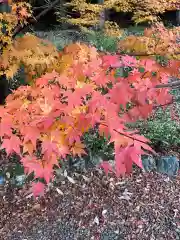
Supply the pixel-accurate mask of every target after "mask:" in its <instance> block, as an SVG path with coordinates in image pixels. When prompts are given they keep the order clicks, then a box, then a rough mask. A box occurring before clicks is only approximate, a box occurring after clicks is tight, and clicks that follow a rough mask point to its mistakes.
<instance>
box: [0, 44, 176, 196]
mask: <svg viewBox="0 0 180 240" xmlns="http://www.w3.org/2000/svg"><path fill="white" fill-rule="evenodd" d="M124 67H126V68H127V67H129V68H131V71H130V72H129V76H128V77H127V78H122V77H118V76H117V71H116V69H117V68H118V69H119V68H124ZM159 67H160V66H159V65H158V64H157V63H156V62H155V61H152V60H144V59H143V60H136V59H135V58H134V57H130V56H120V55H110V54H109V55H108V54H107V55H104V54H100V53H98V52H97V50H96V49H95V48H94V47H90V46H87V45H85V44H80V43H76V44H72V45H69V46H67V47H65V48H64V50H63V52H61V53H60V54H59V60H58V61H57V62H54V65H52V70H50V69H49V73H46V74H45V75H43V76H41V77H40V78H38V79H36V80H34V81H33V82H32V84H31V86H21V87H19V88H18V89H17V90H15V91H14V92H13V93H12V94H11V95H9V96H8V97H7V99H6V104H5V106H2V107H1V110H0V117H1V122H0V136H1V139H2V146H1V149H3V148H5V149H6V152H7V154H11V153H13V152H15V153H16V154H18V155H20V156H21V163H22V164H23V166H24V168H25V172H26V173H27V174H30V173H34V178H35V179H39V178H43V179H44V180H45V182H46V183H49V182H50V181H51V180H52V179H53V176H54V170H53V168H54V166H55V165H56V166H59V161H58V160H59V159H64V161H65V160H66V158H67V156H68V155H72V156H76V155H79V156H81V155H83V154H86V149H85V146H84V144H83V142H82V140H81V138H82V136H83V134H84V133H85V132H87V131H88V130H90V129H91V128H94V127H95V126H96V127H98V130H99V133H100V134H101V135H104V136H105V137H106V138H107V139H108V140H109V142H112V143H114V152H115V168H113V167H112V166H110V164H108V163H107V162H105V163H102V164H101V166H103V167H104V168H105V170H107V169H108V170H111V171H114V172H115V173H116V175H117V176H120V175H121V174H125V173H129V172H130V171H131V169H132V164H133V163H135V164H137V165H138V166H139V167H142V162H141V157H140V156H141V154H146V153H147V151H153V150H152V149H151V147H150V146H149V145H148V143H149V141H148V139H146V138H145V137H143V136H140V135H139V134H138V133H137V132H134V131H130V130H129V129H128V127H127V126H126V123H128V122H133V121H136V120H137V119H144V118H147V117H148V116H149V114H151V113H152V111H153V107H154V106H156V105H159V104H160V105H164V104H166V103H167V102H169V101H171V95H170V94H169V89H168V88H162V89H161V88H156V86H157V85H158V84H162V83H163V84H164V83H167V82H168V74H165V73H163V72H160V73H159ZM140 68H141V69H142V68H143V69H144V72H143V73H142V72H141V71H139V69H140ZM154 72H156V73H157V74H156V75H154ZM104 160H105V159H104ZM32 190H33V192H34V194H35V195H36V194H41V193H42V192H43V191H44V185H43V183H39V182H38V183H33V185H32Z"/></svg>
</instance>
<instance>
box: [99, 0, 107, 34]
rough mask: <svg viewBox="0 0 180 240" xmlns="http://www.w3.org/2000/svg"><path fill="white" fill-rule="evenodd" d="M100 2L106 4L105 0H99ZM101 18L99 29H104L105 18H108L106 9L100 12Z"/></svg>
mask: <svg viewBox="0 0 180 240" xmlns="http://www.w3.org/2000/svg"><path fill="white" fill-rule="evenodd" d="M98 4H100V5H103V4H104V0H98ZM99 17H100V19H99V26H98V28H99V30H103V29H104V24H105V20H106V11H105V10H102V11H101V12H100V16H99Z"/></svg>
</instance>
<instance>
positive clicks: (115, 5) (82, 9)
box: [61, 0, 180, 26]
mask: <svg viewBox="0 0 180 240" xmlns="http://www.w3.org/2000/svg"><path fill="white" fill-rule="evenodd" d="M65 6H68V7H69V6H70V7H72V8H73V11H74V12H78V13H79V14H80V16H79V17H76V18H75V17H72V16H71V18H64V17H63V18H61V19H63V20H64V19H65V20H66V21H68V22H70V23H73V24H76V25H80V26H93V25H95V24H99V21H100V19H101V17H100V14H101V13H102V12H104V11H106V12H108V11H107V10H110V9H113V10H115V11H116V12H117V13H118V12H124V13H132V15H133V17H132V20H134V21H135V23H137V24H138V23H142V22H157V21H158V20H159V19H160V18H159V15H160V14H163V13H164V12H166V11H173V10H174V11H175V10H180V3H179V0H168V1H166V0H139V1H137V0H127V1H124V0H116V1H115V0H104V1H103V2H102V3H100V4H97V3H95V2H93V3H92V2H87V1H85V0H80V1H77V0H71V1H70V2H69V1H68V2H66V3H65ZM106 18H108V16H107V17H106ZM105 20H107V19H105Z"/></svg>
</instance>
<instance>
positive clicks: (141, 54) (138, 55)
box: [121, 51, 180, 57]
mask: <svg viewBox="0 0 180 240" xmlns="http://www.w3.org/2000/svg"><path fill="white" fill-rule="evenodd" d="M174 54H175V55H178V54H180V52H179V51H178V52H175V53H174ZM121 55H129V56H134V57H148V56H157V55H159V54H155V53H146V54H143V53H121Z"/></svg>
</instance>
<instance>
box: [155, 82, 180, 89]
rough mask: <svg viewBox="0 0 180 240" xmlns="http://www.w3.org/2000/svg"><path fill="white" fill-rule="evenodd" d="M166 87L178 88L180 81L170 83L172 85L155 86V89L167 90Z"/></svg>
mask: <svg viewBox="0 0 180 240" xmlns="http://www.w3.org/2000/svg"><path fill="white" fill-rule="evenodd" d="M168 87H177V88H178V87H180V80H178V81H175V82H172V83H166V84H160V85H157V86H156V87H155V88H168Z"/></svg>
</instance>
